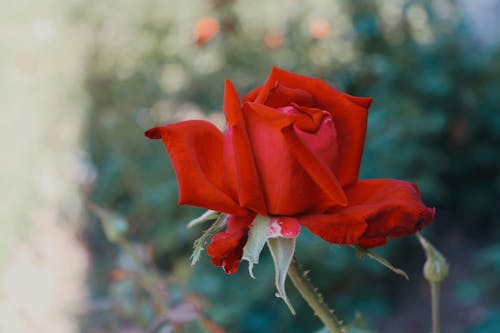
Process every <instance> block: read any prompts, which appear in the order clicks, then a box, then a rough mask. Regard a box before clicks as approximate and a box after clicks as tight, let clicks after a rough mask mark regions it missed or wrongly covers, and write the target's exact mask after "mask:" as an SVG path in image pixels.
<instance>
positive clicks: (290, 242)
mask: <svg viewBox="0 0 500 333" xmlns="http://www.w3.org/2000/svg"><path fill="white" fill-rule="evenodd" d="M267 245H268V247H269V250H270V251H271V255H272V256H273V261H274V269H275V283H276V289H277V293H276V296H277V297H279V298H281V299H282V300H283V301H284V302H285V303H286V305H287V306H288V308H289V309H290V312H291V313H292V314H293V315H295V310H294V308H293V306H292V304H291V303H290V301H289V300H288V297H287V296H286V291H285V281H286V277H287V274H288V268H289V267H290V263H291V262H292V258H293V254H294V252H295V238H283V237H277V238H269V239H268V240H267Z"/></svg>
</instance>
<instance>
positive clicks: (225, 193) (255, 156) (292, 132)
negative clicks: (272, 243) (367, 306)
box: [146, 68, 434, 273]
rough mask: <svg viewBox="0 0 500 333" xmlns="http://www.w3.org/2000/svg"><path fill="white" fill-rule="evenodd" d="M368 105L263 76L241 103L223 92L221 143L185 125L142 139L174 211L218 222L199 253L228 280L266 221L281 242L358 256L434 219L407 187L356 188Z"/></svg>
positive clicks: (318, 85) (197, 124)
mask: <svg viewBox="0 0 500 333" xmlns="http://www.w3.org/2000/svg"><path fill="white" fill-rule="evenodd" d="M370 103H371V98H365V97H354V96H350V95H348V94H345V93H342V92H339V91H337V90H335V89H334V88H332V87H331V86H329V85H328V84H327V83H326V82H324V81H322V80H320V79H316V78H311V77H307V76H302V75H298V74H294V73H290V72H286V71H284V70H282V69H278V68H273V70H272V71H271V74H270V75H269V78H268V79H267V81H266V82H265V83H264V85H262V86H260V87H258V88H256V89H254V90H253V91H251V92H250V93H249V94H247V95H246V96H245V97H243V100H242V101H240V99H239V97H238V95H237V93H236V91H235V89H234V87H233V86H232V84H231V82H229V81H227V82H226V87H225V93H224V113H225V115H226V119H227V129H226V132H225V133H224V134H222V133H221V132H220V131H219V130H218V129H217V128H216V127H215V126H213V125H212V124H210V123H208V122H206V121H201V120H192V121H184V122H180V123H176V124H170V125H166V126H160V127H155V128H152V129H150V130H149V131H147V132H146V136H147V137H149V138H152V139H162V140H163V143H164V144H165V147H166V148H167V150H168V152H169V154H170V157H171V159H172V163H173V166H174V169H175V171H176V174H177V179H178V182H179V204H189V205H194V206H198V207H204V208H208V209H211V210H215V211H219V212H223V213H226V214H228V215H227V228H226V231H225V232H221V233H219V234H217V235H215V236H214V237H213V239H212V242H211V244H210V245H209V246H208V248H207V252H208V254H209V255H210V256H211V257H212V262H213V263H214V264H215V265H218V266H223V267H224V270H225V271H226V272H227V273H234V272H236V270H237V268H238V264H239V261H240V260H241V257H242V253H243V247H244V246H245V243H246V242H247V238H248V231H249V228H250V226H251V225H252V223H253V221H254V219H255V218H256V216H258V215H262V216H268V217H270V221H271V225H270V228H271V229H270V230H271V231H270V232H277V234H278V235H280V236H282V237H289V238H292V237H296V236H297V234H298V233H299V229H300V227H299V225H301V226H304V227H306V228H308V229H309V230H310V231H311V232H312V233H314V234H316V235H318V236H319V237H321V238H323V239H324V240H326V241H328V242H331V243H337V244H351V245H352V244H356V245H359V246H362V247H365V248H368V247H374V246H379V245H382V244H384V243H385V242H386V237H398V236H403V235H408V234H412V233H415V232H416V231H417V230H419V229H421V228H422V227H423V226H425V225H427V224H429V223H430V222H432V219H433V217H434V209H432V208H427V207H426V206H425V205H424V204H423V203H422V201H421V197H420V193H419V190H418V188H417V186H416V185H415V184H412V183H409V182H405V181H400V180H395V179H370V180H358V172H359V166H360V161H361V154H362V150H363V145H364V140H365V132H366V120H367V112H368V107H369V106H370ZM273 228H274V229H273ZM273 230H274V231H273Z"/></svg>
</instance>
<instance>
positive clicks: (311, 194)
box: [243, 103, 332, 216]
mask: <svg viewBox="0 0 500 333" xmlns="http://www.w3.org/2000/svg"><path fill="white" fill-rule="evenodd" d="M243 114H244V116H245V122H246V125H247V131H248V137H249V140H250V143H251V146H252V148H253V152H254V157H255V162H256V165H257V169H258V172H259V175H260V179H261V183H262V185H263V190H264V197H265V200H266V207H267V212H268V214H270V215H288V216H292V215H296V214H303V213H305V212H310V211H317V210H318V209H325V207H330V206H331V205H332V204H331V199H330V198H329V196H328V195H327V194H325V193H324V192H323V191H322V190H321V188H320V187H319V186H318V184H317V183H316V182H315V181H313V180H312V179H311V177H310V176H309V175H308V174H307V172H306V171H305V170H304V168H303V167H302V166H301V165H300V164H299V162H297V160H296V159H295V157H294V156H293V155H292V154H291V153H290V149H289V146H288V144H287V142H286V141H285V137H284V136H283V134H282V132H281V130H282V129H283V128H284V127H286V126H289V125H291V124H292V123H293V121H294V118H295V116H294V115H287V114H285V113H283V112H280V111H279V110H277V109H274V108H270V107H267V106H265V105H261V104H255V103H245V104H244V105H243Z"/></svg>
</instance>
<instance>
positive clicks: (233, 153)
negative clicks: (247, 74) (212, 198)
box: [224, 81, 267, 215]
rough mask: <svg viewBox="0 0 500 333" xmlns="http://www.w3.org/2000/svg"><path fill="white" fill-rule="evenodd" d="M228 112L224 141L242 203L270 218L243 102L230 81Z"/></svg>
mask: <svg viewBox="0 0 500 333" xmlns="http://www.w3.org/2000/svg"><path fill="white" fill-rule="evenodd" d="M224 113H225V115H226V118H227V126H228V128H227V131H226V134H225V140H224V144H225V147H224V153H225V155H226V156H225V160H226V161H227V164H228V166H233V167H232V169H233V172H234V177H235V180H236V181H237V187H238V199H239V203H240V205H241V206H242V207H246V208H249V209H252V210H253V211H256V212H258V213H259V214H261V215H267V208H266V203H265V201H264V194H263V192H262V185H261V183H260V177H259V174H258V171H257V167H256V166H255V159H254V156H253V151H252V147H251V145H250V141H249V140H248V133H247V130H246V125H245V119H244V117H243V114H242V112H241V106H240V100H239V97H238V94H237V92H236V90H235V89H234V87H233V85H232V84H231V82H230V81H226V86H225V90H224ZM228 160H229V161H228Z"/></svg>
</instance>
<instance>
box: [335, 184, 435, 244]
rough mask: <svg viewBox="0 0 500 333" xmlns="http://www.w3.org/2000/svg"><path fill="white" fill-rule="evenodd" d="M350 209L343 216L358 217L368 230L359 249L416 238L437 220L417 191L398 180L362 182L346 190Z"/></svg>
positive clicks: (431, 209) (414, 186)
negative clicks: (416, 234) (388, 240)
mask: <svg viewBox="0 0 500 333" xmlns="http://www.w3.org/2000/svg"><path fill="white" fill-rule="evenodd" d="M346 194H347V197H348V198H349V207H347V208H345V209H344V210H343V211H342V214H349V215H353V214H356V215H358V216H359V218H360V219H363V220H364V221H366V223H367V225H368V227H367V229H366V231H365V232H364V234H363V236H362V237H361V238H360V240H359V242H358V245H360V246H362V247H365V248H368V247H374V246H379V245H383V244H384V243H385V241H386V240H385V238H386V237H400V236H406V235H410V234H413V233H415V232H417V231H418V230H420V229H422V228H423V227H424V226H426V225H428V224H430V223H431V222H432V221H433V219H434V213H435V210H434V208H427V207H426V206H425V205H424V203H423V202H422V198H421V196H420V191H419V190H418V187H417V186H416V185H415V184H413V183H410V182H405V181H402V180H396V179H369V180H361V181H359V182H358V183H356V184H355V185H353V186H351V187H350V188H349V189H346Z"/></svg>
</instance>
